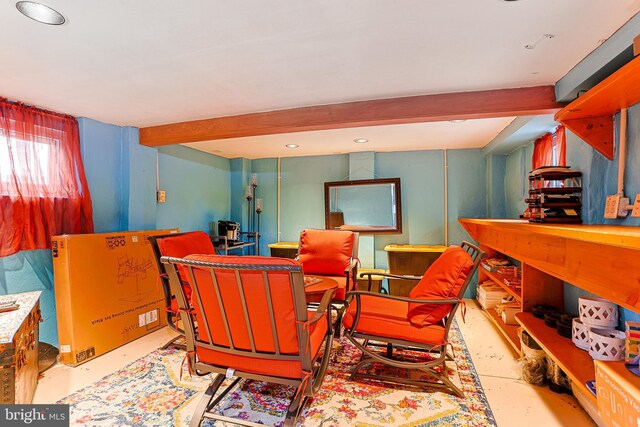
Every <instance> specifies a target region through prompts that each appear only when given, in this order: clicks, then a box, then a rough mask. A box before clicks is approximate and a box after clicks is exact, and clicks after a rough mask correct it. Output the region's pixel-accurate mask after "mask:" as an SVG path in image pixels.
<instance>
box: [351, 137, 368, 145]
mask: <svg viewBox="0 0 640 427" xmlns="http://www.w3.org/2000/svg"><path fill="white" fill-rule="evenodd" d="M353 142H355V143H356V144H364V143H366V142H369V140H368V139H365V138H356V139H354V140H353Z"/></svg>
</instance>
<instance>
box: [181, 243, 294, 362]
mask: <svg viewBox="0 0 640 427" xmlns="http://www.w3.org/2000/svg"><path fill="white" fill-rule="evenodd" d="M185 258H186V259H188V260H195V261H205V262H212V263H224V264H252V265H264V266H267V267H268V266H269V265H292V266H299V265H300V264H299V263H298V262H297V261H295V260H292V259H288V258H272V257H260V256H228V255H225V256H222V255H189V256H187V257H185ZM213 271H214V276H215V280H216V282H217V290H216V286H215V284H214V279H213V277H212V274H211V270H210V269H208V268H199V267H193V273H194V277H195V281H196V285H194V283H193V282H192V281H191V278H189V283H190V285H191V287H192V288H193V290H194V294H193V295H192V299H191V303H192V305H193V308H194V310H195V315H196V320H197V321H198V330H197V339H198V340H199V341H204V342H209V341H210V340H209V334H210V335H211V338H212V342H213V344H214V345H218V346H224V347H229V346H230V341H229V338H230V339H231V343H232V344H233V347H234V348H235V349H239V350H251V342H250V334H249V330H251V332H252V334H253V339H254V345H255V348H256V350H257V351H262V352H269V353H273V352H274V351H275V345H274V342H275V340H274V334H273V330H272V328H271V321H270V318H269V317H270V314H269V312H270V310H269V304H268V301H270V302H271V304H272V307H273V313H274V323H275V329H276V335H277V342H278V347H279V350H280V353H282V354H298V352H299V345H298V333H297V324H296V313H295V307H294V295H293V287H292V282H291V276H290V273H289V272H288V271H268V270H233V269H223V268H215V269H214V270H213ZM265 275H266V277H267V280H266V281H265V279H264V276H265ZM238 277H239V280H238ZM196 286H197V288H196ZM218 291H219V293H218ZM300 292H302V293H303V294H304V286H303V285H302V282H301V289H300ZM268 294H269V295H270V296H268ZM218 295H219V297H220V300H219V299H218ZM245 304H246V310H245ZM305 310H306V308H305ZM245 312H246V313H248V321H249V322H248V323H249V327H247V319H246V318H245ZM205 318H206V320H205ZM224 318H226V321H227V324H228V327H229V336H228V335H227V330H226V327H225V322H224V320H223V319H224Z"/></svg>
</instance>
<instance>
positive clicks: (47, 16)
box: [16, 1, 65, 25]
mask: <svg viewBox="0 0 640 427" xmlns="http://www.w3.org/2000/svg"><path fill="white" fill-rule="evenodd" d="M16 8H17V9H18V10H19V11H20V13H22V14H23V15H24V16H26V17H28V18H31V19H33V20H34V21H38V22H41V23H43V24H49V25H62V24H64V22H65V19H64V16H62V14H61V13H60V12H58V11H57V10H53V9H51V8H50V7H49V6H45V5H43V4H40V3H36V2H33V1H19V2H18V3H16Z"/></svg>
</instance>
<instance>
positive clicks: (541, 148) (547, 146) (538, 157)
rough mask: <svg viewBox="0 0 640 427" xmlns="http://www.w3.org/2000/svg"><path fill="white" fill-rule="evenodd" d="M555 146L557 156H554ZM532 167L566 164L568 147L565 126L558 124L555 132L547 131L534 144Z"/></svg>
mask: <svg viewBox="0 0 640 427" xmlns="http://www.w3.org/2000/svg"><path fill="white" fill-rule="evenodd" d="M554 148H555V158H554ZM531 164H532V169H538V168H539V167H542V166H566V165H567V148H566V139H565V129H564V126H558V129H557V130H556V133H555V134H552V133H546V134H544V135H542V136H541V137H540V138H538V139H537V140H536V142H535V144H534V146H533V158H532V161H531Z"/></svg>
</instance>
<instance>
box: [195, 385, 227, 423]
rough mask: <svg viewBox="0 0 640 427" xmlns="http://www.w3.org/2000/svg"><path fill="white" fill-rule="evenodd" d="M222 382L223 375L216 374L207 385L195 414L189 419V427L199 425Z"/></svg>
mask: <svg viewBox="0 0 640 427" xmlns="http://www.w3.org/2000/svg"><path fill="white" fill-rule="evenodd" d="M223 381H224V375H220V374H218V375H216V377H215V378H214V379H213V381H212V382H211V384H209V387H207V389H206V390H205V392H204V395H203V396H202V399H200V402H199V403H198V407H197V408H196V410H195V412H194V413H193V416H192V417H191V423H190V424H189V427H199V426H200V423H202V420H203V418H204V413H205V412H207V409H209V408H210V405H209V404H210V403H211V400H212V399H213V396H215V394H216V391H218V389H219V388H220V386H221V385H222V382H223Z"/></svg>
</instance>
